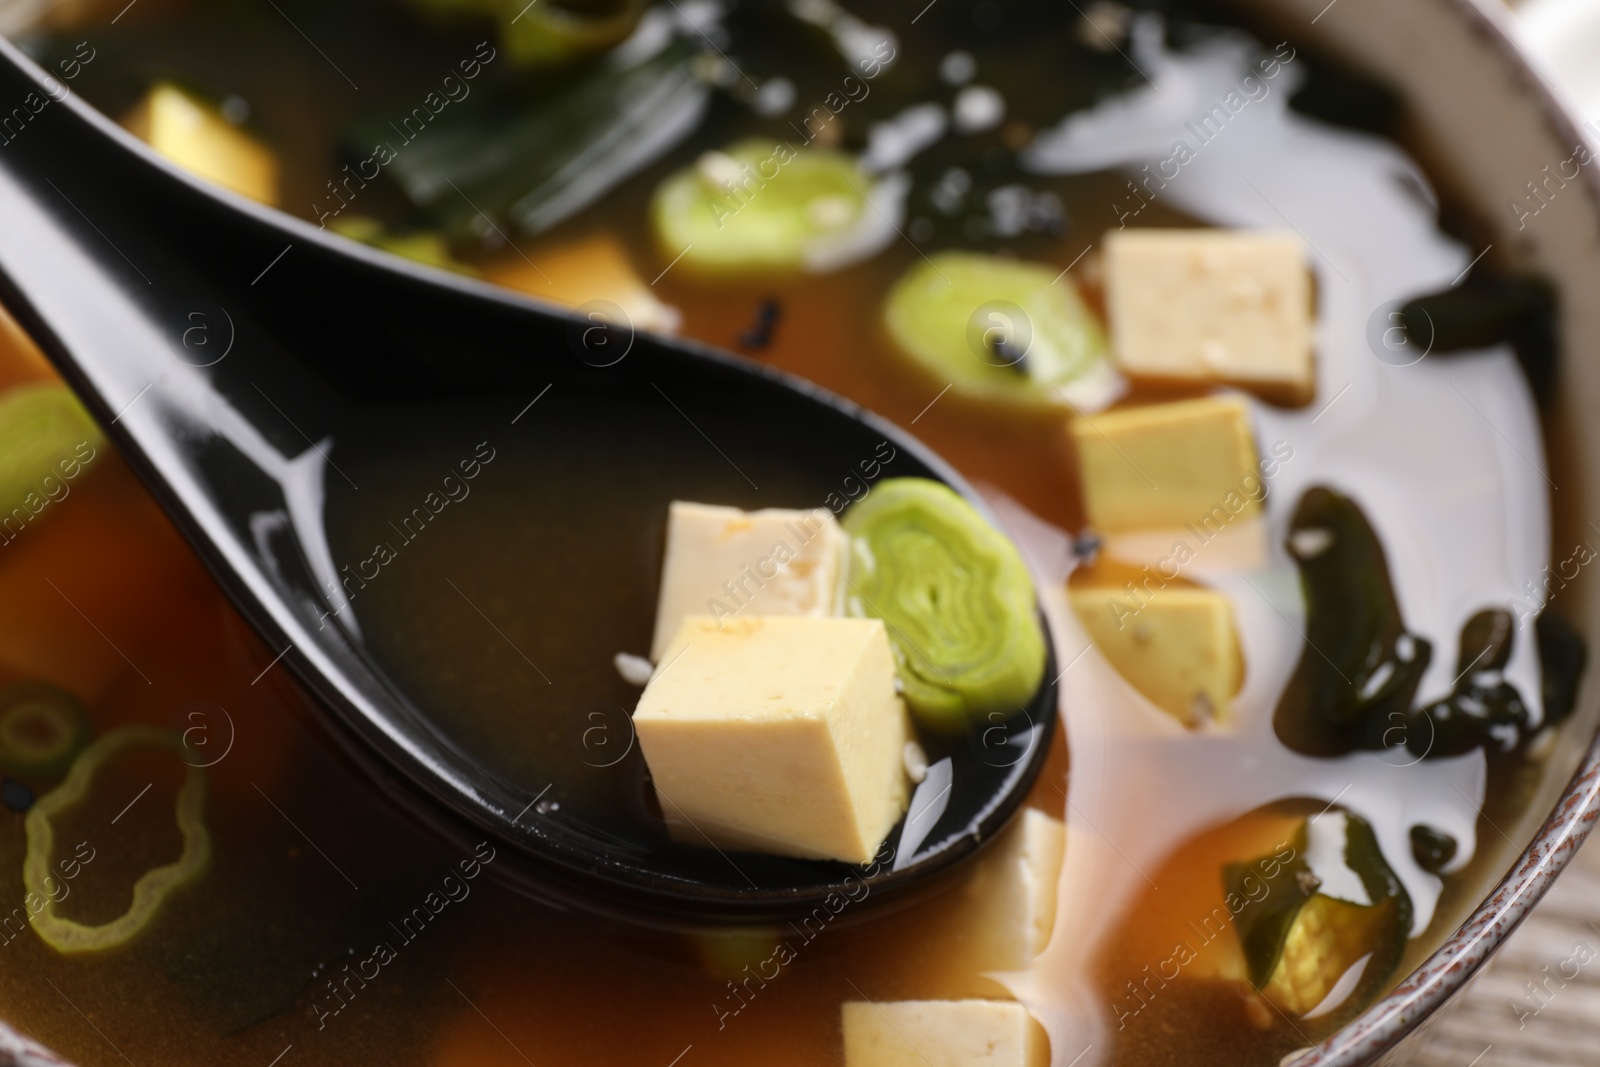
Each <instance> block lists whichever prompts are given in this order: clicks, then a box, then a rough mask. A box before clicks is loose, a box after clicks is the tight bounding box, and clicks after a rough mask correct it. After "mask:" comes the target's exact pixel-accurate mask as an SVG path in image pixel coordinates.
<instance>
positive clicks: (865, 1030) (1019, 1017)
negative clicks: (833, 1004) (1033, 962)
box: [839, 1000, 1050, 1067]
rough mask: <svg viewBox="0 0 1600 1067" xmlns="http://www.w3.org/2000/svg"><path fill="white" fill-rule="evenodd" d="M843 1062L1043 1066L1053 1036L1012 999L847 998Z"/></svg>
mask: <svg viewBox="0 0 1600 1067" xmlns="http://www.w3.org/2000/svg"><path fill="white" fill-rule="evenodd" d="M839 1014H840V1023H841V1026H842V1028H843V1030H844V1063H845V1067H1044V1065H1045V1064H1047V1063H1048V1062H1049V1061H1050V1039H1049V1038H1048V1037H1046V1036H1045V1032H1044V1027H1042V1026H1040V1025H1039V1023H1038V1022H1037V1021H1036V1020H1035V1019H1034V1018H1033V1016H1032V1015H1030V1014H1029V1013H1028V1009H1027V1008H1024V1007H1023V1006H1022V1005H1021V1004H1018V1003H1017V1002H1016V1001H1014V1000H899V1001H884V1002H881V1003H871V1002H867V1001H848V1002H846V1003H845V1004H844V1005H843V1006H842V1007H841V1008H840V1012H839Z"/></svg>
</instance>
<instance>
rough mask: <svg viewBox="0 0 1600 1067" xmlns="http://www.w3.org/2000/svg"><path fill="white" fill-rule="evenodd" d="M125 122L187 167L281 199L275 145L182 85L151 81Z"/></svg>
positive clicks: (255, 194) (271, 200)
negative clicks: (243, 126) (266, 142)
mask: <svg viewBox="0 0 1600 1067" xmlns="http://www.w3.org/2000/svg"><path fill="white" fill-rule="evenodd" d="M122 124H123V125H124V126H126V127H127V128H128V130H129V132H131V133H132V134H133V135H134V136H135V137H138V138H139V139H140V140H142V141H144V142H145V143H146V144H148V145H149V146H150V147H151V148H154V149H155V150H156V151H157V152H159V153H160V154H161V155H163V156H165V157H167V159H169V160H171V161H172V162H173V163H176V164H177V165H178V166H180V167H182V168H183V169H184V170H187V171H189V172H190V173H192V174H195V175H198V176H199V177H202V178H207V179H210V180H211V181H214V182H216V183H217V184H218V185H224V186H227V187H228V188H229V189H232V190H233V191H234V192H237V193H243V194H244V195H245V196H248V197H250V198H251V199H253V200H259V201H261V202H262V203H264V204H276V203H277V202H278V160H277V157H276V156H274V155H273V154H272V150H271V149H269V148H267V147H266V146H265V145H263V144H262V143H261V142H260V141H258V140H256V139H255V138H254V137H252V136H250V135H249V134H248V133H246V132H245V131H243V130H241V129H240V128H239V127H237V126H235V125H233V124H232V123H230V122H229V121H228V120H227V119H225V118H223V117H222V114H221V113H220V112H219V111H218V110H217V109H216V108H214V107H212V106H211V105H210V104H207V103H205V102H203V101H201V100H198V99H196V98H195V97H193V96H191V95H189V94H188V93H186V92H184V91H183V90H182V89H179V88H178V87H177V86H175V85H169V84H167V83H165V82H162V83H159V84H157V85H155V86H153V87H151V89H150V91H149V92H147V93H146V94H145V95H144V98H143V99H142V100H140V101H139V103H137V104H136V105H134V108H133V110H132V111H131V112H129V113H128V115H127V117H126V118H125V119H123V122H122Z"/></svg>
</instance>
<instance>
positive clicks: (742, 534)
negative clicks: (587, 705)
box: [650, 500, 847, 663]
mask: <svg viewBox="0 0 1600 1067" xmlns="http://www.w3.org/2000/svg"><path fill="white" fill-rule="evenodd" d="M846 543H847V542H846V539H845V535H844V530H843V529H841V528H840V526H839V523H838V521H837V520H836V519H834V517H833V514H832V512H830V511H828V510H827V509H825V508H815V509H813V510H811V511H795V510H790V509H787V508H763V509H761V510H760V511H741V510H739V509H738V508H729V507H720V506H717V505H712V504H692V503H688V502H686V501H682V500H675V501H673V502H672V507H671V508H670V509H669V511H668V513H667V551H666V559H665V562H664V563H663V564H662V568H661V590H660V593H659V595H658V599H657V601H656V629H655V637H654V638H653V639H652V640H651V642H650V658H651V659H653V660H655V661H657V662H658V663H660V662H664V660H663V653H664V652H665V651H666V647H667V642H669V641H671V640H672V638H673V636H674V635H675V634H676V633H677V632H678V627H679V626H681V625H682V624H683V620H684V619H685V618H686V617H687V616H690V615H710V616H711V617H713V618H715V619H726V618H729V617H734V616H738V617H742V616H746V615H806V616H824V615H833V614H836V613H837V608H838V603H839V587H840V585H841V583H842V582H843V581H844V561H845V547H846Z"/></svg>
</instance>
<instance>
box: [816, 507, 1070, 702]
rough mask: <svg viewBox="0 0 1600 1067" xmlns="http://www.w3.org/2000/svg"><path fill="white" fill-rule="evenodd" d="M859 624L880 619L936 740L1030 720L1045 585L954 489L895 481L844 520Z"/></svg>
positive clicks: (848, 606) (1039, 665)
mask: <svg viewBox="0 0 1600 1067" xmlns="http://www.w3.org/2000/svg"><path fill="white" fill-rule="evenodd" d="M844 528H845V530H846V532H847V533H849V535H850V569H849V584H848V587H847V590H846V596H845V610H846V612H847V613H848V614H850V615H854V616H859V617H864V618H880V619H882V620H883V621H884V622H885V624H887V627H888V630H889V639H890V643H891V645H892V646H893V648H894V654H895V663H896V666H897V668H898V671H899V676H900V682H901V686H902V690H903V695H904V697H905V700H906V703H907V704H908V705H909V706H910V708H911V711H912V714H913V715H914V716H915V717H916V719H917V721H918V722H919V723H920V724H921V725H923V726H925V727H927V728H929V729H932V730H937V731H940V732H945V733H954V732H960V731H963V730H966V729H967V728H968V726H969V725H971V724H972V723H973V722H975V721H981V720H982V719H983V718H984V717H985V716H987V715H989V714H990V713H994V712H999V713H1003V714H1008V715H1009V714H1010V713H1013V712H1016V711H1019V710H1021V709H1022V707H1023V706H1024V705H1026V704H1027V703H1028V701H1029V700H1030V699H1031V698H1032V697H1033V694H1034V693H1035V692H1036V691H1037V690H1038V688H1039V682H1040V680H1041V679H1042V677H1043V675H1044V661H1045V647H1044V635H1043V632H1042V631H1041V629H1040V626H1039V620H1038V618H1037V616H1036V615H1035V613H1034V598H1033V582H1032V579H1031V578H1030V577H1029V575H1028V569H1027V567H1026V566H1025V565H1024V564H1023V562H1022V557H1021V556H1019V555H1018V554H1017V550H1016V548H1014V547H1013V546H1012V544H1011V542H1010V541H1008V540H1006V538H1005V537H1004V536H1002V535H1001V534H1000V532H999V531H998V530H996V529H994V527H992V526H990V525H989V524H988V523H987V522H985V521H984V519H983V517H982V516H980V515H979V514H978V513H977V511H976V510H974V509H973V507H972V505H971V504H968V503H967V502H966V501H965V500H963V499H962V498H961V497H960V496H959V495H957V494H956V493H955V492H954V491H953V490H951V489H950V488H949V487H948V486H945V485H942V484H940V483H939V482H934V481H929V480H927V479H923V478H891V479H889V480H887V481H885V482H882V483H880V484H879V485H878V487H877V488H875V489H873V490H872V492H871V493H870V494H869V495H868V496H867V497H865V498H864V499H863V500H862V501H861V502H860V503H858V504H856V505H854V506H853V507H851V508H850V510H848V511H847V512H845V515H844Z"/></svg>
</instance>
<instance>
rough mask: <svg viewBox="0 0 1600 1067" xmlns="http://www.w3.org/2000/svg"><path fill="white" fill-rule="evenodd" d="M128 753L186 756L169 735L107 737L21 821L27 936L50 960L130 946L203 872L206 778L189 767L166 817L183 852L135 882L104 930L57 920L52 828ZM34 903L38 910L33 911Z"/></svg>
mask: <svg viewBox="0 0 1600 1067" xmlns="http://www.w3.org/2000/svg"><path fill="white" fill-rule="evenodd" d="M135 747H143V748H164V749H169V750H171V751H172V752H174V753H176V754H178V755H179V756H180V757H182V756H185V755H187V754H188V752H189V749H188V748H187V747H186V746H185V745H184V742H183V739H182V738H181V737H180V736H178V735H177V734H175V733H172V732H171V731H169V730H157V729H155V728H154V727H149V726H125V727H122V728H121V729H118V730H113V731H112V732H111V733H108V734H106V735H105V736H104V737H101V738H99V739H98V740H96V741H95V742H94V743H93V744H91V745H90V746H89V747H88V748H86V749H84V750H83V753H82V754H81V755H80V756H79V757H78V759H77V761H76V762H75V763H73V765H72V769H71V770H70V771H68V772H67V777H66V780H65V781H63V782H62V783H61V785H59V786H57V787H56V788H55V789H54V790H52V791H51V792H49V793H46V794H45V795H44V796H42V797H40V798H39V799H38V801H36V802H35V803H34V805H33V807H32V808H31V809H30V810H29V812H28V815H27V818H26V819H25V820H24V823H23V826H24V828H25V830H26V832H27V835H28V851H27V854H26V855H25V856H24V858H23V861H22V884H23V888H24V889H25V890H27V892H28V894H29V911H30V912H31V913H32V914H31V916H30V918H29V921H30V922H31V923H32V925H33V930H34V932H35V933H36V934H38V935H39V937H40V938H41V939H42V940H43V941H44V942H45V944H47V945H49V946H50V947H51V948H53V949H55V950H56V951H57V952H61V953H68V954H71V953H79V952H99V951H103V950H105V949H108V948H115V947H116V946H118V945H121V944H125V943H126V942H128V941H130V940H132V939H133V938H134V937H135V936H136V935H137V934H138V933H139V932H140V931H141V930H143V929H144V928H145V927H146V926H147V925H149V923H150V920H151V919H152V918H154V917H155V914H156V912H157V911H159V910H160V908H161V905H162V903H163V902H164V901H165V900H166V898H167V894H169V893H171V892H172V891H173V890H174V889H176V888H178V887H179V886H181V885H183V884H184V883H185V882H188V881H190V880H192V879H193V878H195V877H196V876H197V875H198V874H199V873H200V872H201V871H202V870H204V869H205V865H206V862H207V860H208V859H209V858H210V856H211V835H210V834H209V833H208V832H207V830H206V824H205V819H204V814H205V797H206V777H205V772H204V771H203V770H201V769H200V768H199V767H197V766H194V765H193V764H189V766H188V768H187V773H186V774H185V777H184V781H183V785H181V786H180V787H179V788H178V798H177V802H176V805H175V807H174V810H173V817H174V818H175V819H176V821H177V824H178V831H179V833H180V834H182V836H183V851H182V852H181V853H180V854H179V856H178V858H177V859H176V860H174V861H173V862H172V863H168V864H165V865H163V866H160V867H155V868H152V869H151V870H148V871H145V872H144V874H142V875H140V876H139V880H138V881H136V882H135V883H134V884H133V903H131V904H130V905H129V906H128V910H127V911H125V912H123V913H122V914H121V915H119V916H118V917H117V918H115V919H113V920H111V921H110V922H108V923H101V924H98V925H89V924H86V923H80V922H75V921H73V920H72V919H63V918H62V917H60V916H59V915H57V914H56V913H55V903H56V902H55V897H54V895H53V894H52V893H51V892H50V891H49V885H48V881H47V880H48V879H51V878H53V875H52V874H51V867H50V860H51V857H52V856H53V855H54V853H55V826H54V824H53V823H52V822H51V820H52V819H54V818H55V817H56V816H57V815H59V814H60V813H61V812H63V811H66V810H68V809H70V808H72V807H73V806H74V805H76V804H78V803H80V802H81V801H82V800H83V798H84V796H85V795H87V794H88V792H89V786H90V784H91V783H92V782H93V781H94V775H95V772H96V771H98V770H99V769H100V768H101V767H102V766H104V765H105V764H106V763H107V762H109V761H110V760H111V759H112V758H114V757H115V756H117V755H118V754H120V753H121V752H123V751H125V750H127V749H130V748H135ZM33 901H38V902H39V906H38V908H37V910H35V908H34V904H33Z"/></svg>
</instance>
